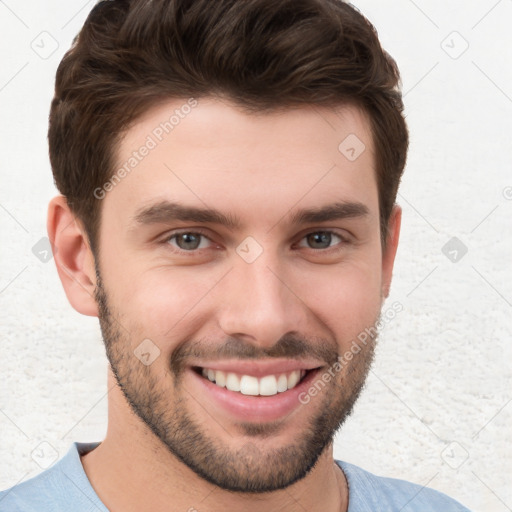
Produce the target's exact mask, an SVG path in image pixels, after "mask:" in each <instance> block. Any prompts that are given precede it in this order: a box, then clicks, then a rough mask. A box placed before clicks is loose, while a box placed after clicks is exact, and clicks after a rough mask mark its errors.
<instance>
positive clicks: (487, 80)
mask: <svg viewBox="0 0 512 512" xmlns="http://www.w3.org/2000/svg"><path fill="white" fill-rule="evenodd" d="M93 3H94V2H93V1H89V2H85V1H80V2H78V1H68V0H46V1H40V0H26V1H24V2H15V1H14V0H1V1H0V37H1V39H0V41H1V63H2V65H1V66H0V112H1V117H0V144H1V159H0V165H1V174H2V178H1V180H2V181H1V188H0V223H1V235H0V243H1V249H0V253H1V257H2V264H1V267H0V269H1V271H0V301H1V306H0V326H1V337H0V343H1V360H0V361H1V362H0V372H1V374H0V375H1V378H0V433H1V434H0V436H1V437H0V439H1V442H0V488H5V487H7V486H10V485H14V484H16V483H17V482H19V481H21V480H24V479H26V478H29V477H31V476H34V475H35V474H36V473H38V472H39V471H41V466H43V467H44V466H46V465H48V464H49V463H51V462H52V461H53V459H54V458H55V457H56V456H57V455H58V456H62V455H63V454H64V453H65V452H66V451H67V449H68V447H69V445H70V443H71V442H73V441H94V440H100V439H102V437H103V436H104V434H105V428H106V412H107V399H106V358H105V356H104V352H103V345H102V341H101V336H100V331H99V327H98V325H97V320H96V319H94V318H89V317H83V316H81V315H79V314H78V313H76V312H75V311H74V310H73V309H72V308H71V306H70V305H69V304H68V302H67V300H66V298H65V295H64V292H63V290H62V288H61V285H60V282H59V280H58V276H57V273H56V270H55V266H54V263H53V261H51V260H50V261H48V262H46V263H44V262H42V261H40V260H39V259H38V258H37V257H36V256H35V255H34V254H33V252H32V248H33V247H34V245H35V244H36V243H37V242H38V241H39V240H40V239H41V238H42V237H45V236H46V232H45V221H46V207H47V203H48V201H49V199H50V198H51V197H52V196H53V195H54V194H55V189H54V186H53V182H52V178H51V171H50V167H49V163H48V157H47V143H46V130H47V115H48V110H49V105H50V100H51V97H52V90H53V79H54V74H55V71H56V68H57V65H58V62H59V61H60V58H61V57H62V55H63V53H64V52H65V50H66V49H67V48H68V47H69V45H70V43H71V39H72V37H73V36H74V35H75V34H76V33H77V31H78V30H79V28H80V26H81V24H82V23H83V21H84V19H85V16H86V15H87V13H88V11H89V10H90V9H91V8H92V5H93ZM447 4H449V5H447ZM355 5H357V6H358V7H359V8H360V9H361V11H362V12H363V13H364V14H365V15H366V16H367V17H369V19H370V20H371V21H372V22H373V23H374V24H375V26H376V28H377V29H378V32H379V35H380V38H381V41H382V43H383V46H384V47H385V48H386V49H387V50H388V51H389V53H391V55H392V56H393V57H394V58H395V59H396V60H397V62H398V64H399V67H400V69H401V72H402V77H403V90H404V94H405V103H406V113H407V120H408V124H409V128H410V131H411V148H410V154H409V160H408V165H407V169H406V172H405V177H404V180H403V185H402V188H401V191H400V195H399V198H398V199H399V203H400V204H401V205H402V207H403V209H404V221H403V232H402V238H401V247H400V249H399V253H398V257H397V261H396V269H395V276H394V283H393V288H392V295H391V297H390V299H389V302H388V304H387V306H385V308H386V307H390V306H391V304H392V303H393V302H394V301H399V302H400V303H401V304H402V305H403V307H404V310H403V311H402V312H401V313H399V314H398V315H397V316H396V318H395V319H394V320H392V321H390V322H389V323H388V324H387V326H386V328H385V329H384V331H383V333H382V337H381V342H380V347H379V350H378V353H377V360H376V364H375V366H374V369H373V372H372V374H371V375H370V378H369V381H368V386H367V389H366V391H365V393H364V395H363V396H362V398H361V400H360V401H359V402H358V405H357V406H356V410H355V412H354V414H353V416H352V417H351V418H350V419H349V421H348V422H347V424H346V426H345V427H344V428H343V429H342V431H341V433H340V434H339V435H338V437H337V441H336V448H335V456H336V457H337V458H342V459H345V460H347V461H349V462H353V463H355V464H359V465H361V466H363V467H365V468H366V469H368V470H370V471H373V472H376V473H378V474H384V475H388V476H394V477H399V478H405V479H408V480H412V481H415V482H418V483H420V484H426V485H427V484H428V485H429V486H431V487H434V488H436V489H439V490H441V491H444V492H446V493H448V494H450V495H452V496H453V497H455V498H456V499H458V500H459V501H461V502H462V503H464V504H465V505H466V506H468V507H469V508H470V509H472V510H474V511H485V512H494V511H495V512H504V511H507V510H509V511H510V510H512V486H511V485H510V483H511V481H512V479H511V477H512V462H511V461H512V429H511V428H510V420H511V412H512V404H511V403H510V402H511V400H512V386H511V381H512V379H511V373H512V370H511V361H512V348H511V347H512V340H511V330H512V329H511V321H510V319H511V317H512V315H511V311H512V271H511V263H512V236H511V226H512V223H511V213H512V141H511V138H512V137H511V134H512V31H511V30H510V24H511V21H512V1H511V0H500V1H496V0H479V1H476V0H472V1H463V0H457V1H451V2H449V3H447V2H445V1H443V0H428V1H427V0H416V1H415V2H414V1H412V0H393V1H391V0H388V1H382V0H359V1H357V2H355ZM454 32H456V33H454ZM443 41H444V42H443ZM467 44H468V45H469V47H468V48H467V50H466V51H464V52H463V50H464V49H465V46H466V45H467ZM55 48H56V49H55ZM54 50H55V51H54ZM52 51H53V53H51V52H52ZM462 52H463V53H462ZM50 53H51V55H50ZM452 237H457V238H458V239H459V240H460V242H461V243H462V244H464V246H465V247H466V248H467V254H465V255H463V256H462V257H461V255H462V253H463V251H462V250H461V248H462V246H460V245H459V246H453V247H452V246H448V250H446V251H445V252H447V254H448V256H449V257H450V258H452V259H453V258H456V259H457V260H458V261H456V262H453V261H450V259H449V257H447V256H445V254H444V253H443V252H442V248H443V246H444V245H445V244H446V243H447V242H449V241H450V240H451V239H452ZM451 243H454V242H453V241H452V242H451ZM453 250H455V251H457V252H456V253H454V252H451V254H450V253H449V252H448V251H453ZM40 443H43V444H41V445H40Z"/></svg>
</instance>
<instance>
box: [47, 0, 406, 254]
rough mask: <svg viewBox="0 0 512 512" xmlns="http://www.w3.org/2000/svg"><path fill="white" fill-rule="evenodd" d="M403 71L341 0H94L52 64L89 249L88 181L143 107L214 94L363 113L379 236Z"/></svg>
mask: <svg viewBox="0 0 512 512" xmlns="http://www.w3.org/2000/svg"><path fill="white" fill-rule="evenodd" d="M399 83H400V75H399V72H398V68H397V66H396V63H395V61H394V60H393V59H392V58H391V57H390V56H389V55H388V54H387V53H386V52H385V51H384V50H383V49H382V47H381V45H380V43H379V40H378V38H377V33H376V30H375V29H374V27H373V26H372V25H371V24H370V22H369V21H368V20H367V19H366V18H365V17H364V16H362V15H361V14H360V13H359V12H358V11H357V10H356V9H355V8H354V7H353V6H351V5H350V4H348V3H345V2H342V1H341V0H110V1H100V2H99V3H98V4H96V6H95V7H94V8H93V9H92V11H91V13H90V14H89V16H88V18H87V20H86V22H85V24H84V26H83V28H82V30H81V31H80V33H79V34H78V35H77V37H76V38H75V39H74V41H73V45H72V47H71V49H70V50H69V51H68V52H67V53H66V55H65V56H64V58H63V59H62V61H61V63H60V65H59V68H58V70H57V76H56V83H55V97H54V99H53V101H52V105H51V111H50V123H49V132H48V139H49V148H50V160H51V165H52V170H53V176H54V179H55V183H56V185H57V187H58V189H59V191H60V192H61V193H62V194H63V195H64V196H65V197H66V199H67V201H68V204H69V206H70V208H71V210H72V211H73V212H74V214H75V215H76V216H77V217H78V218H79V219H80V220H81V221H82V222H83V224H84V228H85V230H86V232H87V235H88V238H89V242H90V244H91V248H92V250H93V251H95V253H96V250H97V235H98V230H99V225H100V206H101V201H100V200H99V199H98V198H97V197H95V194H94V192H93V191H94V190H95V189H96V188H97V187H101V186H102V184H104V183H105V182H106V181H107V180H108V179H109V177H110V176H112V175H113V173H114V171H115V165H116V161H115V159H116V150H117V147H118V144H119V141H120V138H121V136H122V135H123V133H125V132H126V130H128V129H129V128H130V126H131V125H132V124H133V123H134V122H135V121H136V120H137V118H139V117H140V116H141V115H142V114H143V113H144V112H145V111H147V110H148V109H149V108H150V107H153V106H154V105H156V104H157V103H159V102H162V101H167V100H169V99H172V98H185V97H194V98H201V97H208V96H216V95H218V96H223V97H228V98H229V99H230V100H232V101H233V103H235V104H237V105H240V106H242V107H243V108H244V109H245V110H247V111H265V110H272V109H279V108H283V107H288V106H290V107H291V106H300V105H307V104H310V105H319V106H336V105H340V104H353V105H356V106H359V107H361V108H362V109H363V110H364V111H365V112H366V114H367V115H368V118H369V120H370V123H371V128H372V134H373V141H374V145H375V149H376V154H375V158H376V174H377V176H376V179H377V184H378V189H379V209H380V212H379V214H380V223H381V235H382V239H383V241H384V243H385V238H386V237H385V235H386V233H387V231H386V227H387V224H388V221H389V217H390V214H391V210H392V207H393V205H394V203H395V199H396V194H397V190H398V185H399V182H400V178H401V175H402V172H403V169H404V166H405V161H406V155H407V147H408V131H407V127H406V123H405V120H404V116H403V103H402V96H401V93H400V90H399Z"/></svg>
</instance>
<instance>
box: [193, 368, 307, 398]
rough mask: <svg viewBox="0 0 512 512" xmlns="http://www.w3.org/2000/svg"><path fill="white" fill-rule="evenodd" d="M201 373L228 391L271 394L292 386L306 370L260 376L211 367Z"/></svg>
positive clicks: (244, 393) (245, 393)
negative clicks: (239, 373)
mask: <svg viewBox="0 0 512 512" xmlns="http://www.w3.org/2000/svg"><path fill="white" fill-rule="evenodd" d="M202 374H203V377H205V378H207V379H208V380H210V381H212V382H214V383H215V384H216V385H217V386H220V387H221V388H224V387H225V388H226V389H229V391H239V392H240V393H242V394H243V395H263V396H272V395H277V393H283V392H284V391H287V390H288V389H292V388H294V387H295V386H296V385H297V384H298V383H299V381H300V379H301V378H302V377H304V375H305V374H306V370H294V371H292V372H289V373H281V374H279V375H265V377H261V378H258V377H253V376H252V375H237V374H236V373H231V372H228V373H226V372H223V371H221V370H212V369H211V368H203V369H202Z"/></svg>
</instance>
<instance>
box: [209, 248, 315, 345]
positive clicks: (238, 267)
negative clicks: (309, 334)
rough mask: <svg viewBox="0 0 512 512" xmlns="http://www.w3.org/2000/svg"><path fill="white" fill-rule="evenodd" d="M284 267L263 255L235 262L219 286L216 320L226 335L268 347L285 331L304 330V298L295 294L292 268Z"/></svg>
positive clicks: (305, 310)
mask: <svg viewBox="0 0 512 512" xmlns="http://www.w3.org/2000/svg"><path fill="white" fill-rule="evenodd" d="M264 254H265V253H264ZM284 268H285V265H279V264H277V263H276V260H275V259H272V261H271V258H267V257H264V255H262V256H260V257H259V258H258V259H257V260H256V261H254V262H252V263H246V262H245V261H243V260H240V261H236V262H235V267H234V268H233V270H232V271H231V272H230V273H229V274H228V276H227V282H226V283H225V285H224V286H223V287H222V291H220V290H219V291H220V293H221V294H222V296H221V301H222V306H221V307H220V309H219V310H218V311H219V313H218V322H219V326H220V328H221V329H222V330H223V332H224V333H225V334H226V335H229V336H232V337H235V338H241V339H245V340H246V341H247V342H249V343H252V344H254V345H258V346H260V347H262V348H270V347H272V346H273V345H275V344H276V343H277V341H278V340H279V339H280V338H281V337H282V336H283V335H285V334H287V333H291V332H302V333H304V332H305V331H306V329H305V326H306V320H307V316H308V307H307V306H306V304H305V303H304V302H303V300H304V299H305V298H301V297H300V296H299V295H297V294H296V292H295V291H294V280H293V275H292V272H291V271H290V270H289V269H288V271H285V270H284ZM295 288H296V286H295Z"/></svg>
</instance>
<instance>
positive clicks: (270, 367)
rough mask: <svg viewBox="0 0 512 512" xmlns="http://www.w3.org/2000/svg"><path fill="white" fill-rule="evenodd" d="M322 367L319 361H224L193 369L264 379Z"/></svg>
mask: <svg viewBox="0 0 512 512" xmlns="http://www.w3.org/2000/svg"><path fill="white" fill-rule="evenodd" d="M320 366H322V364H321V363H319V362H318V361H302V360H298V359H280V360H278V359H272V360H268V361H265V360H263V359H260V360H241V359H234V360H224V361H211V362H209V361H204V362H198V363H197V364H193V365H192V367H196V368H197V367H199V368H207V369H211V370H220V371H223V372H226V373H237V374H239V375H252V376H253V377H264V376H265V375H279V374H281V373H288V372H292V371H294V370H314V369H316V368H319V367H320Z"/></svg>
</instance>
